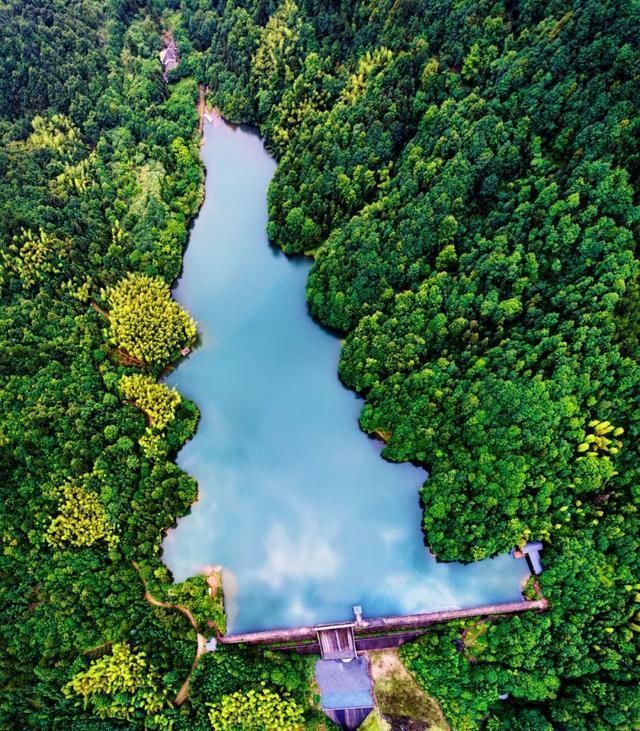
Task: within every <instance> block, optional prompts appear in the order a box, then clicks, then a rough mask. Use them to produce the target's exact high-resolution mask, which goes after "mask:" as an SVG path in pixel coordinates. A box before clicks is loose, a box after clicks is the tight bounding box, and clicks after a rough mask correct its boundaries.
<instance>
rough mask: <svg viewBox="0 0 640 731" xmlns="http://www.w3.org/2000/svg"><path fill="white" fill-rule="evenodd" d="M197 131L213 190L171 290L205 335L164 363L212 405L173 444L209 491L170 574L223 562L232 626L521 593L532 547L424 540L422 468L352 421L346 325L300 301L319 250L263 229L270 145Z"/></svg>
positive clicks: (180, 537)
mask: <svg viewBox="0 0 640 731" xmlns="http://www.w3.org/2000/svg"><path fill="white" fill-rule="evenodd" d="M204 135H205V144H204V147H203V151H202V154H203V159H204V163H205V165H206V169H207V177H206V198H205V202H204V204H203V206H202V209H201V211H200V214H199V216H198V218H197V220H196V221H195V224H194V227H193V230H192V233H191V238H190V241H189V246H188V249H187V252H186V256H185V260H184V272H183V274H182V277H181V279H180V281H179V284H178V288H177V290H176V292H175V296H176V298H177V299H178V300H179V301H180V302H181V303H182V304H183V305H184V306H185V307H186V308H187V309H188V310H189V311H190V313H191V315H192V316H193V317H194V318H195V319H196V320H197V322H198V330H199V333H200V335H201V338H202V344H201V345H200V347H198V348H197V349H196V350H195V351H194V352H193V353H192V354H191V355H190V356H189V358H188V359H187V360H186V361H184V362H182V363H181V364H180V365H179V367H178V368H177V369H176V370H175V371H174V372H173V373H172V374H171V375H170V377H169V378H168V383H169V384H170V385H172V386H175V387H176V388H177V389H178V391H179V392H180V393H181V394H182V395H183V397H185V398H188V399H192V400H193V401H195V402H196V404H197V405H198V407H199V409H200V412H201V421H200V423H199V425H198V430H197V432H196V434H195V436H194V438H193V439H192V440H191V441H190V442H189V443H188V444H186V445H185V446H184V448H183V449H182V450H181V452H180V453H179V455H178V464H179V465H180V466H181V467H182V468H183V469H184V470H186V471H187V472H188V473H190V474H191V475H192V476H193V477H195V479H196V480H197V481H198V487H199V498H198V501H197V502H196V503H195V504H194V505H193V506H192V509H191V512H190V514H189V515H187V516H185V517H184V518H181V519H180V520H179V522H178V525H177V528H175V529H172V530H170V531H169V532H168V534H167V536H166V538H165V541H164V543H163V551H164V552H163V560H164V562H165V563H166V565H167V566H168V567H169V569H170V570H171V571H172V573H173V576H174V578H175V580H176V581H182V580H184V579H186V578H187V577H189V576H191V575H193V574H196V573H198V572H201V571H202V570H203V569H204V567H205V566H214V565H221V566H222V567H223V583H224V590H225V600H226V607H227V612H228V616H229V630H230V631H232V632H248V631H253V630H261V629H276V628H281V627H289V626H297V625H303V624H305V625H306V624H315V623H318V622H333V621H342V620H348V619H351V618H353V613H352V610H351V607H352V605H354V604H360V605H362V607H363V610H364V615H365V616H366V617H374V616H383V615H397V614H411V613H416V612H422V611H429V610H437V609H445V608H455V607H472V606H476V605H479V604H485V603H491V602H498V601H513V600H517V599H519V598H520V585H521V582H522V580H523V579H524V578H525V577H526V576H528V571H527V566H526V563H525V561H523V560H515V559H513V558H511V556H501V557H498V558H496V559H492V560H487V561H482V562H478V563H475V564H470V565H461V564H443V563H437V562H436V561H435V559H434V558H433V557H432V556H431V555H430V554H429V552H428V551H427V549H426V548H425V546H424V542H423V536H422V531H421V527H420V526H421V509H420V505H419V502H418V490H419V488H420V486H421V485H422V483H423V482H424V480H425V479H426V477H427V475H426V473H425V472H424V471H423V470H421V469H419V468H417V467H415V466H413V465H411V464H391V463H389V462H385V461H384V460H383V459H382V458H381V457H380V447H381V445H380V444H379V443H378V442H376V441H375V440H372V439H370V438H369V437H368V436H367V435H365V434H363V433H362V432H361V431H360V430H359V428H358V414H359V412H360V409H361V406H362V401H361V400H360V399H358V398H357V397H356V396H355V395H354V393H352V392H351V391H349V390H347V389H345V388H344V387H343V386H342V385H341V383H340V381H339V380H338V377H337V363H338V357H339V352H340V341H339V340H338V338H336V337H335V336H334V335H332V334H330V333H328V332H326V331H325V330H323V329H322V328H321V327H320V326H319V325H318V324H317V323H315V322H314V321H313V320H312V319H311V317H310V316H309V314H308V312H307V306H306V301H305V292H304V289H305V280H306V277H307V272H308V270H309V266H310V263H309V262H308V261H305V260H300V259H288V258H287V257H286V256H284V255H283V254H282V253H280V252H278V251H275V250H274V249H273V248H272V247H270V246H269V243H268V240H267V236H266V232H265V228H266V223H267V201H266V193H267V188H268V185H269V181H270V180H271V177H272V175H273V172H274V170H275V162H274V160H273V159H272V158H271V157H270V156H269V154H268V153H267V152H266V150H265V149H264V146H263V144H262V141H261V140H260V138H259V137H258V136H257V135H256V134H255V133H254V132H253V131H251V130H249V129H246V128H242V127H232V126H230V125H227V124H226V123H225V122H224V121H222V120H221V119H219V118H216V119H214V121H213V122H207V123H205V132H204Z"/></svg>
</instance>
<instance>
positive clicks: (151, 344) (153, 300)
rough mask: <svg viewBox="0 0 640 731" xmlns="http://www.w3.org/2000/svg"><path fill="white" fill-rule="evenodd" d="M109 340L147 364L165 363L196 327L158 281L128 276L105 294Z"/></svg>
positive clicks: (191, 334)
mask: <svg viewBox="0 0 640 731" xmlns="http://www.w3.org/2000/svg"><path fill="white" fill-rule="evenodd" d="M107 301H108V303H109V320H110V325H111V340H112V342H113V343H114V344H115V345H116V346H117V347H118V348H121V349H122V350H124V351H126V352H127V353H128V354H129V355H131V356H133V357H134V358H137V359H138V360H141V361H143V362H144V363H148V364H157V365H160V364H163V363H166V362H168V361H169V360H170V359H171V358H172V357H173V356H174V355H175V353H176V350H178V348H180V347H182V346H184V345H185V344H187V343H190V342H191V341H192V340H193V339H194V338H195V335H196V323H195V321H194V320H193V319H192V318H191V317H190V316H189V314H188V313H187V312H186V311H185V310H184V309H183V308H182V307H181V306H180V305H179V304H178V303H177V302H176V301H175V300H174V299H172V297H171V292H170V290H169V287H168V285H167V284H166V283H165V282H164V281H163V280H162V279H160V278H159V277H149V276H147V275H146V274H128V275H127V276H126V277H125V278H124V279H122V280H121V281H120V282H118V284H116V285H115V286H114V287H111V288H109V290H108V291H107Z"/></svg>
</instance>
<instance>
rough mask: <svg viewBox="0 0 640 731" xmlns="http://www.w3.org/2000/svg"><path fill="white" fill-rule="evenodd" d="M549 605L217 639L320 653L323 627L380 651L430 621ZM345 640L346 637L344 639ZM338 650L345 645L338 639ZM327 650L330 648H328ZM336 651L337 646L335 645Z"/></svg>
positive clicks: (488, 607)
mask: <svg viewBox="0 0 640 731" xmlns="http://www.w3.org/2000/svg"><path fill="white" fill-rule="evenodd" d="M548 606H549V603H548V602H547V600H546V599H536V600H534V601H519V602H505V603H502V604H484V605H482V606H479V607H471V608H468V609H446V610H443V611H439V612H425V613H423V614H408V615H404V616H399V617H377V618H374V619H363V620H362V621H361V622H359V623H354V622H340V623H336V624H333V625H319V626H316V627H294V628H291V629H278V630H267V631H263V632H245V633H242V634H229V635H225V636H223V637H220V638H219V642H221V643H222V644H225V645H236V644H246V645H268V646H270V647H271V648H272V649H274V650H293V651H296V652H300V653H302V654H307V653H315V654H319V653H320V651H321V650H320V642H321V640H320V637H319V636H318V635H319V633H320V632H322V631H326V630H329V629H330V630H333V631H335V630H340V629H342V630H345V631H346V630H348V629H350V630H351V632H352V633H353V634H352V636H353V641H354V645H355V647H354V651H355V653H357V652H358V651H365V650H372V649H376V650H380V649H384V648H387V647H398V646H399V645H401V644H403V643H404V642H408V641H409V640H413V639H415V638H416V637H419V636H420V635H422V634H424V632H425V631H426V629H427V628H428V627H430V626H431V625H432V624H440V623H442V622H450V621H451V620H454V619H467V618H469V617H491V616H497V615H501V614H505V615H506V614H518V613H520V612H527V611H531V610H536V611H543V610H545V609H546V608H547V607H548ZM347 641H348V640H347ZM340 643H341V644H340V646H339V649H340V650H341V651H344V649H345V646H344V644H342V642H341V641H340ZM328 650H329V651H331V649H330V648H328ZM336 651H337V648H336Z"/></svg>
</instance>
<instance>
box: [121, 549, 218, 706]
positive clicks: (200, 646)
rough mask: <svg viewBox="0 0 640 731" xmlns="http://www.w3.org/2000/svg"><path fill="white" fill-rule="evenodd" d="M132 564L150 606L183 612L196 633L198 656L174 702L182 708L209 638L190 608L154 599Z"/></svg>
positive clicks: (138, 567)
mask: <svg viewBox="0 0 640 731" xmlns="http://www.w3.org/2000/svg"><path fill="white" fill-rule="evenodd" d="M131 564H132V565H133V568H134V569H135V570H136V571H137V572H138V576H139V577H140V580H141V581H142V584H143V585H144V598H145V599H146V600H147V601H148V602H149V604H153V606H154V607H162V608H163V609H175V610H176V611H178V612H181V613H182V614H184V616H185V617H186V618H187V619H188V620H189V623H190V624H191V626H192V627H193V629H195V631H196V638H197V645H196V656H195V657H194V659H193V663H191V670H189V674H188V675H187V677H186V679H185V681H184V683H183V684H182V686H181V687H180V690H179V691H178V694H177V695H176V697H175V700H174V701H173V702H174V704H175V705H176V706H181V705H182V704H183V703H184V701H185V700H186V699H187V697H188V695H189V683H190V682H191V676H192V675H193V671H194V670H195V669H196V667H197V666H198V663H199V662H200V658H201V657H202V655H203V654H204V653H205V652H206V651H207V638H206V637H205V636H204V635H203V634H201V633H200V632H199V631H198V625H197V623H196V620H195V618H194V616H193V614H192V613H191V611H190V609H189V608H188V607H185V606H183V605H182V604H170V603H169V602H162V601H160V600H159V599H156V597H154V596H153V594H152V593H151V592H150V591H149V588H148V586H147V581H146V579H145V578H144V576H143V575H142V572H141V571H140V566H139V565H138V563H137V562H136V561H132V562H131Z"/></svg>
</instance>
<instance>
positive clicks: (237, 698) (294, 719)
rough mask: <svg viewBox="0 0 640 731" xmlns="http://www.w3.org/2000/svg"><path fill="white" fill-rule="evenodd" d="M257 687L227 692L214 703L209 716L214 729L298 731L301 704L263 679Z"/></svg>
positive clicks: (228, 730) (300, 722)
mask: <svg viewBox="0 0 640 731" xmlns="http://www.w3.org/2000/svg"><path fill="white" fill-rule="evenodd" d="M260 685H261V687H260V688H258V689H257V690H249V691H246V692H244V693H243V692H240V691H238V692H236V693H232V694H231V695H226V696H224V697H223V698H222V700H221V701H220V702H219V703H217V704H215V705H213V706H212V707H211V710H210V711H209V720H210V721H211V726H212V727H213V729H214V731H249V729H251V731H301V729H303V728H304V726H303V722H304V716H303V711H302V708H301V707H300V706H299V705H298V704H297V703H296V701H294V700H293V699H291V698H289V696H288V694H286V693H283V694H279V693H276V692H275V691H274V690H270V689H269V688H267V687H266V683H264V682H262V683H261V684H260Z"/></svg>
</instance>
